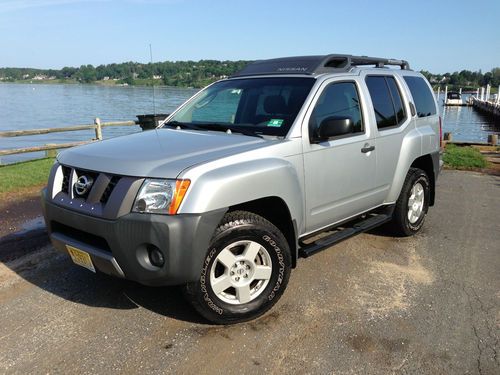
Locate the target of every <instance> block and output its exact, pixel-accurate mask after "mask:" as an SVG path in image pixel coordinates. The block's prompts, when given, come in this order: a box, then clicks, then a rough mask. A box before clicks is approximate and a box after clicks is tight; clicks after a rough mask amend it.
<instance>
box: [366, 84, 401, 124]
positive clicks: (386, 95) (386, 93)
mask: <svg viewBox="0 0 500 375" xmlns="http://www.w3.org/2000/svg"><path fill="white" fill-rule="evenodd" d="M366 85H367V86H368V91H369V92H370V96H371V98H372V102H373V109H374V111H375V117H376V119H377V127H378V128H379V129H382V128H387V127H391V126H399V125H401V124H402V123H403V122H404V121H405V120H406V112H405V109H404V106H403V100H402V98H401V93H400V92H399V89H398V86H397V84H396V81H395V79H394V77H391V76H368V77H366Z"/></svg>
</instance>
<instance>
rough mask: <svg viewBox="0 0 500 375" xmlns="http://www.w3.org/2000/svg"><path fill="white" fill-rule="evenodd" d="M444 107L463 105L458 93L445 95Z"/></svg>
mask: <svg viewBox="0 0 500 375" xmlns="http://www.w3.org/2000/svg"><path fill="white" fill-rule="evenodd" d="M444 105H464V102H463V100H462V95H461V94H460V93H458V92H455V91H450V92H449V93H448V94H447V95H446V99H445V101H444Z"/></svg>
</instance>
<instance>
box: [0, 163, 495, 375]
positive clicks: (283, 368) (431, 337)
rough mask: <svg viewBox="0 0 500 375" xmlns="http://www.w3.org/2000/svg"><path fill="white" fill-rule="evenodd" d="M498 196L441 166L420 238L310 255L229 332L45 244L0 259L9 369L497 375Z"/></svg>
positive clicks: (2, 344)
mask: <svg viewBox="0 0 500 375" xmlns="http://www.w3.org/2000/svg"><path fill="white" fill-rule="evenodd" d="M499 192H500V178H499V177H495V176H488V175H482V174H478V173H470V172H458V171H444V173H443V174H442V175H441V177H440V180H439V181H438V192H437V205H436V206H435V207H434V208H432V209H431V210H430V212H429V215H428V216H427V221H426V224H425V225H424V228H423V230H422V232H421V233H420V234H418V235H417V236H415V237H412V238H393V237H390V236H388V235H386V234H385V233H384V232H383V230H377V231H373V232H371V233H367V234H362V235H360V236H357V237H355V238H352V239H350V240H348V241H345V242H343V243H341V244H339V245H336V246H334V247H332V248H330V249H328V250H326V251H324V252H322V253H319V254H317V255H315V256H313V257H311V258H308V259H302V260H300V261H299V264H298V268H297V269H295V270H294V271H293V272H292V277H291V279H290V284H289V286H288V289H287V291H286V292H285V294H284V296H283V298H282V299H281V300H280V302H279V303H278V304H277V305H276V306H275V307H274V308H273V309H272V310H271V311H270V312H269V313H268V314H266V315H265V316H263V317H262V318H260V319H258V320H256V321H252V322H249V323H244V324H239V325H234V326H226V327H221V326H213V325H210V324H208V323H206V322H205V321H203V320H201V318H199V316H198V315H196V313H195V312H194V311H193V310H192V309H191V308H190V306H189V305H188V304H187V303H186V302H185V301H184V300H183V298H182V294H181V293H180V290H179V289H178V288H149V287H143V286H140V285H138V284H135V283H132V282H126V281H122V280H116V279H113V278H110V277H107V276H103V275H94V274H92V273H91V272H89V271H87V270H85V269H82V268H79V267H77V266H75V265H73V264H72V263H71V261H70V260H69V259H68V257H67V256H65V255H63V254H59V253H56V252H55V250H53V248H52V247H51V246H44V247H42V248H41V249H40V250H37V251H35V252H33V253H32V254H29V255H26V256H23V257H21V258H19V259H16V260H12V261H9V262H7V263H0V319H1V323H0V373H7V374H11V373H16V374H29V373H51V374H57V373H64V374H68V373H88V374H96V373H106V374H114V373H119V374H127V373H139V372H141V373H151V374H156V373H158V374H164V373H181V374H184V373H186V374H190V373H193V374H194V373H195V374H212V373H215V374H218V373H221V374H222V373H224V374H226V373H242V374H247V373H248V374H249V373H252V374H260V373H275V374H282V373H297V374H309V373H311V374H326V373H329V374H390V373H397V374H401V373H412V374H499V373H500V359H499V357H498V351H499V343H498V340H499V336H500V272H499V270H500V240H499V238H498V234H499V229H500V225H499V215H498V212H499V209H500V195H499Z"/></svg>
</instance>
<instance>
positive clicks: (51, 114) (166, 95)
mask: <svg viewBox="0 0 500 375" xmlns="http://www.w3.org/2000/svg"><path fill="white" fill-rule="evenodd" d="M195 92H196V90H195V89H181V88H166V87H161V88H155V102H156V112H157V113H170V112H172V111H173V110H174V109H175V108H176V107H177V106H179V105H180V104H181V103H182V102H184V101H185V100H186V99H187V98H189V97H190V96H192V95H193V94H194V93H195ZM466 98H467V96H466V95H464V99H466ZM442 99H443V95H441V97H440V100H439V103H440V105H441V116H442V117H443V131H445V132H452V133H453V139H454V140H457V141H459V140H461V141H476V142H486V140H487V135H488V134H492V133H496V134H498V133H499V132H500V124H498V120H497V124H496V126H495V124H494V123H493V122H492V120H491V119H489V118H487V117H484V116H482V115H480V114H478V113H477V112H476V111H475V110H474V109H473V108H471V107H442ZM144 113H153V94H152V88H150V87H149V88H148V87H106V86H97V85H95V86H94V85H43V84H41V85H29V84H0V131H2V130H18V129H34V128H53V127H64V126H69V125H78V124H91V123H92V122H93V120H94V118H95V117H99V118H100V119H101V120H102V121H120V120H135V119H136V117H135V116H136V115H138V114H144ZM137 131H140V128H139V127H138V126H132V127H110V128H104V129H103V135H104V138H109V137H114V136H118V135H123V134H128V133H131V132H137ZM93 136H94V131H93V130H85V131H78V132H67V133H54V134H47V135H39V136H28V137H15V138H0V149H5V148H18V147H29V146H35V145H43V144H47V143H64V142H74V141H80V140H89V139H91V138H92V137H93ZM41 155H43V154H42V153H32V154H20V155H12V156H7V157H3V158H2V159H1V162H2V163H11V162H15V161H20V160H26V159H31V158H34V157H40V156H41Z"/></svg>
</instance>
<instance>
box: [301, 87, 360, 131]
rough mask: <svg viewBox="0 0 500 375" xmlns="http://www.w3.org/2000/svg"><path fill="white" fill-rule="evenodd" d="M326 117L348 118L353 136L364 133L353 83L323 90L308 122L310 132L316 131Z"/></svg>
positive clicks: (357, 97)
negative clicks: (352, 126) (351, 123)
mask: <svg viewBox="0 0 500 375" xmlns="http://www.w3.org/2000/svg"><path fill="white" fill-rule="evenodd" d="M328 117H339V118H350V119H351V120H352V122H353V124H354V130H353V134H358V133H363V132H364V130H365V129H364V124H363V116H362V114H361V107H360V103H359V96H358V90H357V89H356V84H355V83H354V82H339V83H332V84H330V85H329V86H328V87H326V88H325V89H324V90H323V92H322V94H321V96H320V98H319V100H318V102H317V103H316V107H315V108H314V111H313V113H312V115H311V118H310V120H309V127H310V130H311V131H314V130H315V129H317V127H318V126H319V124H321V121H323V120H324V119H326V118H328Z"/></svg>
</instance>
